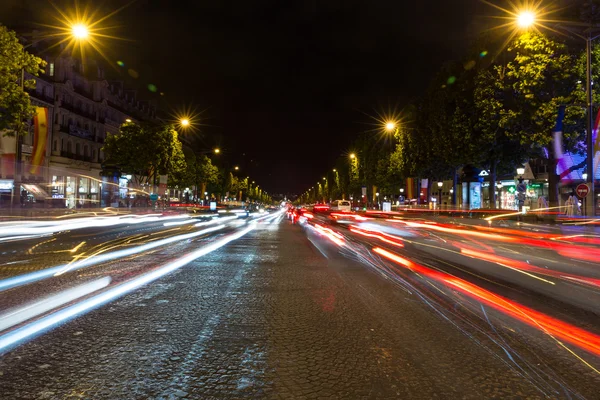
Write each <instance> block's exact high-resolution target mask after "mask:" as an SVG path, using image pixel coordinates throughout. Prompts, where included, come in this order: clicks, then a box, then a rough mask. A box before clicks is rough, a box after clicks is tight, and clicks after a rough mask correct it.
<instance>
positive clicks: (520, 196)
mask: <svg viewBox="0 0 600 400" xmlns="http://www.w3.org/2000/svg"><path fill="white" fill-rule="evenodd" d="M524 181H525V180H524V179H523V177H519V184H518V185H517V209H518V210H519V211H520V212H522V211H523V206H524V205H525V200H526V198H527V196H526V194H525V192H527V184H526V183H525V182H524Z"/></svg>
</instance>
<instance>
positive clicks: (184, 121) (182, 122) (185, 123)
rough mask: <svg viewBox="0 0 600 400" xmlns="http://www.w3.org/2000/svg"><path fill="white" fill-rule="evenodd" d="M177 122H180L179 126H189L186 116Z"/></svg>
mask: <svg viewBox="0 0 600 400" xmlns="http://www.w3.org/2000/svg"><path fill="white" fill-rule="evenodd" d="M179 123H180V124H181V126H182V127H183V128H187V127H188V126H190V120H189V119H187V118H182V119H181V120H180V121H179Z"/></svg>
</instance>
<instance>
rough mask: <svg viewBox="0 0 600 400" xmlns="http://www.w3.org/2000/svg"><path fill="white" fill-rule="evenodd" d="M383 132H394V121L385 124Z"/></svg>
mask: <svg viewBox="0 0 600 400" xmlns="http://www.w3.org/2000/svg"><path fill="white" fill-rule="evenodd" d="M385 130H386V131H388V132H392V131H394V130H396V123H395V122H394V121H389V122H387V123H386V124H385Z"/></svg>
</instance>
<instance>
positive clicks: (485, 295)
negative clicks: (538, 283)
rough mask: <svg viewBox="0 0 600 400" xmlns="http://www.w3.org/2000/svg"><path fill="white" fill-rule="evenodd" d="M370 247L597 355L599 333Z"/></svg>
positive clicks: (412, 269)
mask: <svg viewBox="0 0 600 400" xmlns="http://www.w3.org/2000/svg"><path fill="white" fill-rule="evenodd" d="M373 251H374V252H375V253H377V254H380V255H382V256H383V257H385V258H387V259H389V260H391V261H394V262H395V263H397V264H399V265H402V266H404V267H406V268H408V269H409V270H411V271H413V272H415V273H418V274H421V275H423V276H426V277H429V278H432V279H434V280H436V281H438V282H440V283H443V284H445V285H447V286H451V287H453V288H455V289H457V290H459V291H461V292H462V293H464V294H466V295H468V296H470V297H472V298H474V299H475V300H477V301H480V302H482V303H484V304H487V305H488V306H490V307H493V308H495V309H496V310H498V311H501V312H503V313H504V314H506V315H508V316H510V317H513V318H515V319H518V320H519V321H521V322H524V323H526V324H527V325H530V326H532V327H534V328H537V329H539V330H541V331H543V332H545V333H546V334H548V335H550V336H551V337H553V338H557V339H561V340H564V341H566V342H569V343H571V344H573V345H576V346H578V347H580V348H582V349H584V350H586V351H588V352H590V353H592V354H595V355H600V336H598V335H595V334H593V333H591V332H588V331H586V330H584V329H581V328H578V327H576V326H574V325H571V324H568V323H566V322H563V321H560V320H558V319H556V318H552V317H550V316H548V315H546V314H543V313H541V312H538V311H535V310H533V309H531V308H528V307H525V306H523V305H521V304H519V303H516V302H514V301H511V300H508V299H506V298H504V297H502V296H499V295H497V294H494V293H492V292H490V291H488V290H485V289H483V288H481V287H479V286H477V285H474V284H472V283H470V282H467V281H465V280H463V279H460V278H456V277H454V276H452V275H450V274H447V273H445V272H440V271H436V270H434V269H431V268H428V267H425V266H423V265H420V264H417V263H415V262H412V261H410V260H408V259H406V258H403V257H400V256H399V255H397V254H394V253H391V252H389V251H387V250H384V249H381V248H379V247H375V248H374V249H373Z"/></svg>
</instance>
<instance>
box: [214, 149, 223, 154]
mask: <svg viewBox="0 0 600 400" xmlns="http://www.w3.org/2000/svg"><path fill="white" fill-rule="evenodd" d="M213 151H214V153H215V154H219V153H220V152H221V149H219V148H218V147H217V148H216V149H214V150H213Z"/></svg>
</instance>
